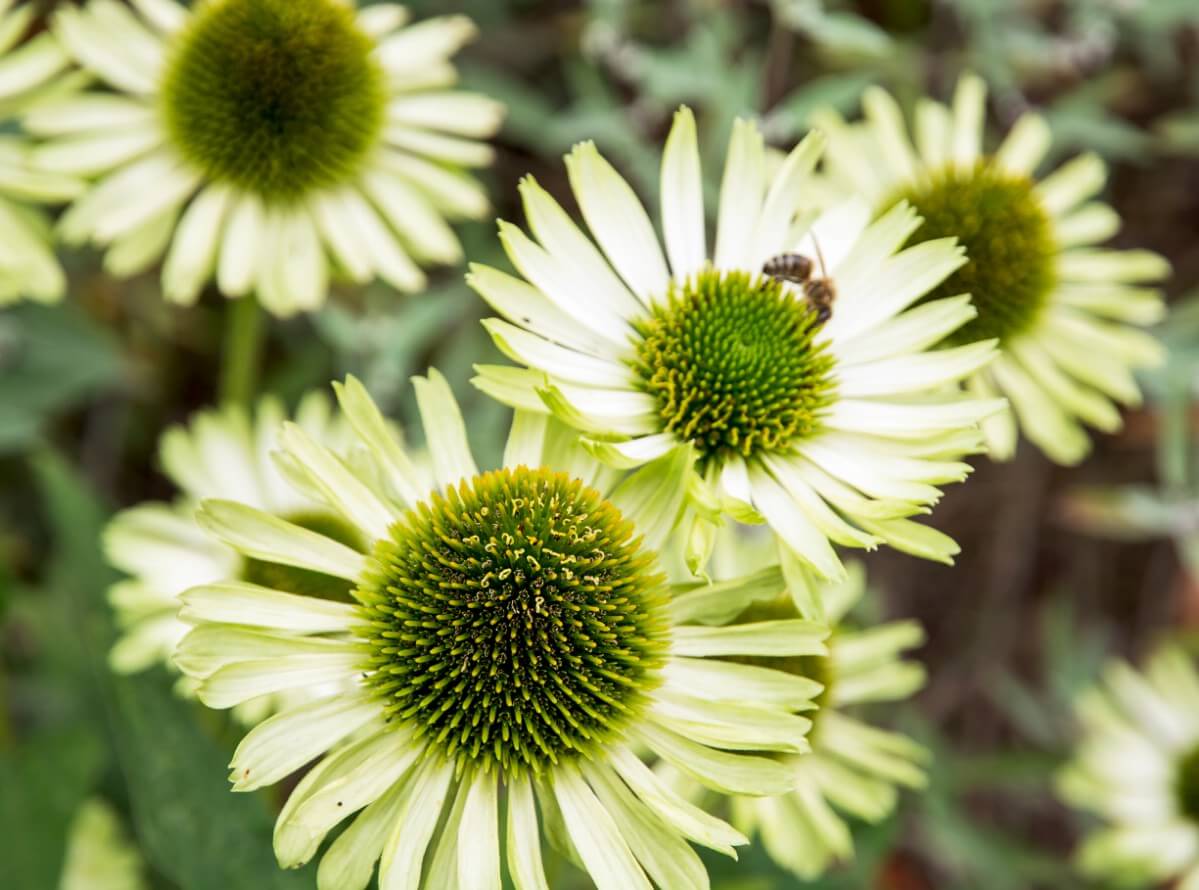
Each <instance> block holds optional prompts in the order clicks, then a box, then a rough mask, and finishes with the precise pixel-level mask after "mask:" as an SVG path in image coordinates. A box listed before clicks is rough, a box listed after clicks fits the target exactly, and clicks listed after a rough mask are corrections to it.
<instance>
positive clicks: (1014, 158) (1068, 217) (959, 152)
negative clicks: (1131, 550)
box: [814, 74, 1169, 464]
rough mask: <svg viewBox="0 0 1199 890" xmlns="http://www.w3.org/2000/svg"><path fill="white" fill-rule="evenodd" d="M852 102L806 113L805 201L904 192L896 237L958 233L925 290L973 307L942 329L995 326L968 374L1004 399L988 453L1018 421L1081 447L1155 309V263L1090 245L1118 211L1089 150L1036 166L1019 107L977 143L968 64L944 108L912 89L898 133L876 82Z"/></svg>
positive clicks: (1114, 397) (1032, 121) (1008, 444)
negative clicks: (990, 342) (939, 274)
mask: <svg viewBox="0 0 1199 890" xmlns="http://www.w3.org/2000/svg"><path fill="white" fill-rule="evenodd" d="M862 104H863V107H864V110H865V120H864V121H862V122H860V123H854V124H846V123H845V122H844V121H843V120H842V119H841V117H840V116H839V115H838V114H837V113H835V112H833V111H831V110H828V111H824V112H821V113H819V114H818V115H816V116H815V117H814V122H816V123H817V124H818V125H819V126H820V127H821V129H822V130H823V131H824V132H826V133H827V134H828V138H829V145H830V150H829V152H828V155H827V163H826V166H825V177H824V180H823V182H822V183H821V188H820V189H819V191H820V193H821V195H822V197H819V198H818V200H817V202H816V203H820V202H821V201H839V200H843V197H844V196H845V195H856V196H862V197H864V198H865V199H866V200H867V201H868V202H869V203H870V205H871V209H872V212H874V213H876V214H885V213H886V212H887V211H888V209H889V208H891V207H892V206H894V204H895V202H896V201H897V200H899V201H905V202H908V203H910V204H911V205H912V206H913V207H914V208H915V209H916V211H917V212H918V213H920V214H921V216H922V217H924V224H923V225H922V227H921V228H920V229H918V230H917V231H916V232H915V233H913V235H912V237H911V240H910V242H909V243H911V244H919V243H921V242H924V241H925V240H926V239H929V238H939V237H943V236H944V235H946V234H953V235H955V236H957V237H958V238H959V239H960V240H961V243H962V245H963V246H964V247H965V249H966V256H967V262H966V263H965V265H963V266H962V267H961V269H959V270H957V271H956V272H955V274H954V275H953V276H951V277H949V278H948V279H947V280H946V281H945V282H944V284H943V285H942V287H941V288H940V289H938V290H937V291H936V292H934V296H940V295H944V294H948V293H954V292H957V293H967V292H968V293H970V294H971V297H972V300H973V303H974V306H975V308H976V309H977V312H978V317H977V318H976V319H975V320H974V321H973V322H971V323H970V324H969V325H966V326H964V327H962V328H959V329H958V332H957V333H956V334H954V335H952V336H949V337H946V338H945V339H944V341H943V342H944V343H946V344H956V343H959V342H961V341H962V340H963V339H964V338H969V337H993V338H995V339H997V340H998V343H999V347H1000V351H1001V354H1000V356H999V357H998V358H997V359H996V360H995V361H994V362H993V363H991V364H990V365H988V366H986V367H985V368H980V369H979V370H978V371H977V373H975V374H972V375H971V376H970V377H969V379H968V381H967V383H968V387H969V389H970V390H971V391H972V392H975V393H976V394H978V395H980V396H984V397H993V396H1003V397H1006V398H1007V399H1008V400H1009V401H1010V403H1011V408H1012V410H1011V412H1002V413H999V414H996V415H994V416H993V417H990V418H988V419H987V420H986V421H985V423H984V424H983V430H984V433H985V434H986V438H987V446H988V450H989V451H990V454H991V456H992V457H994V458H995V459H999V460H1004V459H1007V458H1010V457H1011V456H1012V455H1013V454H1014V453H1015V450H1016V443H1017V439H1018V435H1019V433H1021V432H1023V434H1024V435H1025V436H1027V437H1028V439H1029V440H1030V441H1031V442H1032V443H1033V444H1034V445H1036V446H1037V447H1038V448H1040V449H1041V450H1042V451H1044V452H1045V453H1046V454H1047V455H1048V456H1049V457H1050V458H1052V459H1053V460H1055V461H1057V462H1058V463H1064V464H1072V463H1077V462H1078V461H1080V460H1082V459H1083V458H1084V457H1085V456H1086V455H1087V453H1088V452H1089V451H1090V447H1091V443H1090V438H1089V436H1088V434H1087V432H1086V429H1085V427H1087V426H1090V427H1094V428H1095V429H1098V430H1100V431H1103V432H1113V431H1115V430H1117V429H1119V428H1120V426H1121V423H1122V420H1121V417H1120V412H1119V410H1118V407H1117V406H1118V405H1137V404H1139V403H1140V401H1141V393H1140V390H1139V388H1138V386H1137V383H1136V380H1135V379H1134V372H1135V371H1136V370H1138V369H1140V368H1146V367H1151V366H1153V365H1155V364H1157V363H1159V362H1160V361H1161V358H1162V354H1163V351H1162V348H1161V346H1160V344H1159V343H1158V342H1157V341H1156V340H1155V339H1154V338H1153V337H1152V336H1150V335H1149V334H1148V333H1146V332H1144V331H1141V330H1138V329H1137V328H1138V327H1140V326H1144V325H1149V324H1152V323H1154V322H1156V321H1159V320H1160V319H1161V318H1162V317H1163V315H1164V314H1165V306H1164V303H1163V301H1162V296H1161V293H1160V292H1159V291H1158V290H1157V289H1156V288H1154V287H1152V286H1151V285H1153V284H1154V283H1156V282H1158V281H1160V280H1161V279H1163V278H1165V277H1166V276H1167V275H1168V274H1169V265H1168V264H1167V263H1166V261H1165V260H1164V259H1163V258H1162V257H1160V256H1158V255H1157V254H1154V253H1150V252H1149V251H1146V250H1110V249H1107V248H1104V247H1100V246H1099V245H1101V244H1102V243H1103V242H1104V241H1106V240H1107V239H1109V238H1110V237H1111V236H1112V235H1114V234H1115V233H1116V231H1117V230H1118V229H1119V226H1120V218H1119V216H1118V215H1117V214H1116V213H1115V211H1113V210H1112V208H1111V207H1109V206H1107V205H1106V204H1104V203H1102V202H1100V201H1097V200H1094V198H1095V196H1096V195H1097V193H1099V192H1100V191H1101V190H1102V188H1103V186H1104V182H1105V180H1106V170H1105V168H1104V165H1103V162H1102V161H1101V160H1100V159H1099V158H1098V157H1096V156H1095V155H1092V154H1084V155H1081V156H1079V157H1076V158H1074V159H1072V160H1070V161H1067V162H1066V163H1064V164H1062V165H1061V166H1060V167H1058V168H1057V169H1056V170H1054V171H1053V172H1051V173H1049V174H1048V175H1046V176H1044V177H1043V178H1040V179H1038V178H1037V176H1036V171H1037V168H1038V167H1039V166H1040V165H1041V162H1042V161H1043V160H1044V158H1045V156H1046V154H1047V153H1048V151H1049V148H1050V142H1051V136H1050V132H1049V126H1048V124H1047V123H1046V122H1045V120H1044V119H1043V118H1042V117H1041V116H1040V115H1039V114H1036V113H1031V112H1030V113H1027V114H1025V115H1024V116H1023V117H1021V118H1020V119H1019V120H1018V121H1017V122H1016V123H1015V124H1014V125H1013V126H1012V128H1011V130H1010V131H1009V132H1008V133H1007V135H1006V136H1005V137H1004V139H1003V141H1002V142H1001V143H1000V145H999V146H998V147H997V148H996V149H995V150H994V151H989V150H987V149H986V148H985V146H984V132H985V118H986V114H985V111H986V86H985V84H984V83H983V81H982V80H980V79H979V78H977V77H975V76H973V75H969V74H967V75H965V76H963V77H962V78H961V80H959V82H958V85H957V89H956V91H955V93H954V96H953V101H952V104H951V105H949V106H946V105H942V104H941V103H939V102H935V101H933V100H931V99H921V100H920V101H919V102H918V103H917V105H916V108H915V114H914V122H913V127H912V135H911V136H909V134H908V129H907V127H906V125H905V123H904V116H903V113H902V111H901V110H900V108H899V106H898V105H897V104H896V102H895V100H894V99H893V98H892V97H891V96H890V95H888V94H887V93H886V92H885V91H883V90H881V89H879V88H872V89H870V90H868V91H867V92H866V94H865V96H864V98H863V102H862Z"/></svg>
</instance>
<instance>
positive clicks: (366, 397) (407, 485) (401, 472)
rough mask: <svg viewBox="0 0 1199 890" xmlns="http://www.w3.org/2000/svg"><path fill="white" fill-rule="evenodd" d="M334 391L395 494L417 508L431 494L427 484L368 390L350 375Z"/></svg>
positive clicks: (347, 416)
mask: <svg viewBox="0 0 1199 890" xmlns="http://www.w3.org/2000/svg"><path fill="white" fill-rule="evenodd" d="M333 389H334V391H335V392H336V393H337V401H338V404H339V405H341V409H342V411H344V412H345V415H346V418H347V420H349V422H350V425H351V426H352V427H353V428H354V431H355V432H356V433H357V434H358V436H359V437H360V438H361V439H362V441H363V443H364V444H365V445H366V446H367V448H369V449H370V450H371V452H372V453H373V454H374V455H375V457H376V458H377V459H378V463H379V465H380V467H381V468H382V469H383V471H384V473H386V474H387V478H388V479H389V480H390V482H391V484H392V486H393V488H394V489H395V491H396V492H397V493H398V494H399V495H400V497H401V498H403V500H404V502H405V503H406V504H407V505H409V506H415V505H416V503H417V502H419V501H420V500H422V499H423V498H424V497H425V495H426V494H427V493H428V492H427V491H426V488H425V485H424V480H423V478H422V476H421V474H420V473H419V472H418V471H417V469H416V466H415V464H414V463H413V462H412V459H411V458H410V457H409V456H408V454H407V452H405V450H404V447H403V445H402V444H401V443H400V441H399V439H397V437H396V435H395V434H394V433H393V431H392V430H391V428H390V427H389V426H388V424H387V420H386V419H385V418H384V417H383V415H382V413H380V411H379V408H378V406H377V405H375V402H374V400H373V399H372V398H371V397H370V393H368V392H367V391H366V387H365V386H363V385H362V382H361V381H360V380H358V378H357V377H354V376H352V375H351V376H349V377H347V378H346V381H345V383H344V384H341V383H337V382H335V383H334V384H333Z"/></svg>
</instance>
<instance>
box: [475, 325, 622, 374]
mask: <svg viewBox="0 0 1199 890" xmlns="http://www.w3.org/2000/svg"><path fill="white" fill-rule="evenodd" d="M483 327H484V328H486V329H487V333H489V334H491V339H492V341H493V342H494V343H495V345H496V348H498V349H499V350H500V352H502V353H504V355H506V356H508V358H510V359H512V360H513V361H514V362H516V363H517V364H521V365H526V366H528V367H531V368H538V369H540V370H542V371H545V372H546V373H547V374H549V375H551V376H553V377H556V378H558V379H560V380H566V381H569V382H571V383H577V384H580V385H582V386H604V387H611V388H613V389H619V388H623V387H632V386H633V384H634V380H635V378H634V375H633V371H632V370H631V369H630V368H629V367H628V366H627V365H624V364H618V363H616V362H613V361H609V360H607V359H602V358H594V357H592V356H590V355H585V354H583V353H581V352H576V351H575V350H573V349H568V348H567V347H565V346H558V345H556V344H554V343H551V342H549V341H548V340H544V339H542V338H541V337H539V336H537V335H536V334H530V333H528V332H527V331H522V330H521V329H520V328H518V327H516V326H515V325H511V324H508V323H507V322H504V321H500V320H499V319H498V318H490V319H485V320H484V321H483Z"/></svg>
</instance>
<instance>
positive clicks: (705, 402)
mask: <svg viewBox="0 0 1199 890" xmlns="http://www.w3.org/2000/svg"><path fill="white" fill-rule="evenodd" d="M821 145H822V139H821V138H820V136H819V134H813V135H810V136H809V137H808V138H807V139H805V140H804V141H803V142H802V143H801V144H800V145H799V146H798V147H796V148H795V150H794V151H793V152H791V154H790V155H789V156H788V157H787V158H786V159H785V160H784V161H783V162H782V164H781V165H780V166H779V168H778V170H777V172H775V173H774V174H773V175H768V174H767V163H766V150H765V147H764V144H763V140H762V136H761V134H760V133H759V132H758V130H757V129H756V128H755V126H754V125H753V124H751V123H748V122H746V121H739V122H737V124H736V125H735V126H734V129H733V134H732V139H731V142H730V145H729V152H728V160H727V163H726V166H725V172H724V181H723V185H722V187H721V195H720V213H719V220H718V223H717V228H716V245H715V252H714V254H713V255H712V256H711V257H709V254H708V251H707V247H706V244H707V239H706V235H705V222H704V202H703V180H702V177H701V173H700V161H699V153H698V149H697V145H696V130H695V121H694V119H693V117H692V114H691V112H690V111H689V110H687V109H685V108H684V109H681V110H680V111H679V112H678V114H677V115H676V117H675V123H674V127H673V129H672V130H671V133H670V137H669V139H668V140H667V143H666V148H665V153H664V156H663V160H662V188H661V202H662V208H661V210H662V220H663V230H664V232H663V233H664V236H665V244H666V251H665V254H663V251H662V248H661V247H660V246H659V241H658V237H657V234H656V233H655V231H654V227H653V225H652V223H651V222H650V220H649V217H648V215H647V214H646V212H645V210H644V208H643V207H642V205H641V203H640V201H639V200H638V199H637V197H636V196H635V195H634V193H633V191H632V189H631V188H630V187H629V185H628V184H627V183H626V182H625V181H624V180H623V179H622V178H621V177H620V175H619V174H618V173H617V172H616V171H615V170H614V169H613V168H612V167H611V166H610V165H609V164H608V162H607V161H605V160H604V159H603V158H602V157H601V156H600V154H599V152H598V151H597V150H596V148H595V146H594V145H593V144H591V143H584V144H582V145H579V146H577V147H576V148H575V149H574V151H573V152H572V153H571V154H570V155H569V156H568V157H567V159H566V165H567V170H568V172H569V174H570V182H571V187H572V189H573V191H574V195H575V198H576V199H577V201H578V203H579V206H580V207H581V209H582V212H583V217H584V219H585V220H586V222H587V226H588V228H589V229H590V232H591V236H592V237H588V236H587V235H585V234H584V233H583V232H582V231H581V230H580V229H579V228H578V227H577V226H576V225H575V223H574V222H572V221H571V219H570V217H569V216H568V215H567V213H566V212H565V211H564V210H563V209H562V207H560V206H559V205H558V203H557V202H556V201H555V200H554V199H553V198H552V197H550V195H549V194H547V193H546V192H545V191H544V190H543V189H542V188H541V187H540V186H538V185H537V183H535V182H534V181H533V180H532V179H531V178H527V179H525V180H524V182H522V184H521V189H520V190H521V195H522V197H523V198H524V208H525V214H526V216H527V218H528V223H529V227H530V229H531V230H532V232H533V235H534V236H535V237H536V239H537V240H536V241H534V240H532V239H531V238H530V237H529V236H527V235H526V234H525V233H524V232H523V231H521V230H520V229H519V228H518V227H516V226H514V225H511V224H508V223H501V224H500V239H501V240H502V242H503V244H504V247H505V249H506V250H507V252H508V256H509V258H510V259H511V260H512V263H513V264H514V265H515V267H516V268H517V269H518V270H519V272H520V274H521V276H523V279H524V280H522V279H521V278H516V277H513V276H510V275H507V274H505V273H503V272H500V271H497V270H496V269H492V268H488V267H485V266H474V267H472V270H471V274H470V275H469V276H468V280H469V281H470V283H471V285H472V286H473V287H474V288H475V290H477V291H478V292H479V294H480V295H481V296H482V297H483V298H484V299H485V300H487V302H488V303H489V304H490V305H491V306H492V307H493V308H494V309H495V310H496V311H497V312H499V313H500V314H501V315H503V316H504V318H505V319H506V320H500V319H491V320H489V321H487V322H485V324H486V325H487V328H488V330H489V331H490V332H491V335H492V337H493V338H494V340H495V342H496V344H497V345H498V346H499V348H500V349H501V350H503V351H504V352H505V353H506V354H507V355H508V356H509V357H510V358H512V359H513V360H515V361H517V362H519V363H520V364H522V365H524V366H526V367H525V368H505V367H496V366H484V367H481V368H480V369H479V377H478V378H477V379H476V384H477V385H478V386H479V387H480V388H481V389H483V390H484V391H486V392H487V393H489V394H491V395H492V396H493V397H495V398H497V399H499V400H500V401H502V402H506V403H508V404H511V405H515V406H519V407H522V408H525V409H526V410H541V411H545V410H547V409H548V410H550V411H552V412H553V413H554V414H555V415H556V416H558V417H559V418H561V419H562V420H564V421H566V422H567V423H569V424H571V425H572V426H574V427H576V428H577V429H579V430H580V431H581V432H582V433H583V434H584V435H585V436H586V437H587V438H588V439H589V440H590V446H591V447H592V448H593V450H594V451H595V453H596V454H597V455H598V456H599V457H600V458H601V459H603V460H605V461H607V462H610V463H612V464H613V465H617V466H626V467H627V466H636V465H638V464H641V463H644V462H645V461H648V460H653V459H655V458H657V457H659V456H661V455H663V454H666V453H668V452H669V451H671V450H672V449H675V448H679V447H684V446H687V445H689V446H690V447H691V448H693V450H694V453H695V456H696V460H695V463H694V469H693V474H692V478H691V480H690V482H689V489H690V492H691V494H692V508H693V510H694V511H695V515H696V517H698V518H697V520H696V524H695V526H694V527H693V529H692V533H691V535H690V538H691V539H692V541H693V545H692V547H691V552H690V553H689V556H688V561H689V563H690V564H691V566H692V567H693V569H695V570H698V568H699V567H700V566H702V564H703V562H704V560H705V558H706V551H707V550H708V549H709V546H710V541H711V539H712V532H713V530H714V528H715V523H716V522H718V521H719V520H720V518H721V516H727V515H731V516H733V517H735V518H737V519H740V520H743V521H748V522H761V521H763V520H765V521H766V522H767V523H769V524H770V526H771V528H773V529H774V530H775V531H776V532H777V533H778V534H779V535H780V536H781V537H782V538H783V539H784V540H785V541H786V543H787V545H788V546H789V547H790V548H791V550H792V551H793V552H794V553H795V554H797V555H798V557H799V558H800V559H802V560H803V561H804V562H805V563H807V564H808V565H810V566H812V567H814V568H815V570H816V571H817V572H819V573H820V574H822V575H824V576H826V577H830V578H837V577H841V576H842V574H843V568H842V566H841V563H840V561H839V559H838V557H837V555H836V554H835V553H834V551H833V548H832V546H831V543H830V542H834V543H838V544H842V545H844V546H848V547H866V548H873V547H875V546H877V545H878V544H880V543H883V542H886V543H888V544H891V545H892V546H894V547H898V548H900V549H903V550H905V551H907V552H910V553H915V554H917V555H919V556H923V557H927V558H930V559H938V560H943V561H950V559H951V557H952V555H953V554H954V553H956V552H957V550H956V545H954V543H953V542H952V541H951V540H949V539H948V538H946V537H945V536H944V535H941V534H940V533H938V532H935V531H934V530H932V529H929V528H927V527H925V526H922V525H919V524H917V523H915V522H913V521H911V520H910V519H908V518H907V517H909V516H912V515H913V514H916V513H922V512H928V506H929V505H931V504H933V503H935V502H936V501H937V500H938V498H939V497H940V494H941V492H940V490H939V489H938V486H939V485H942V484H944V483H947V482H952V481H958V480H961V479H963V478H964V477H965V476H966V474H967V473H968V472H969V469H970V468H969V467H968V466H967V465H966V464H964V463H962V462H961V461H960V458H961V456H962V455H963V454H966V453H969V452H971V451H974V450H977V449H978V448H979V447H980V443H981V435H980V433H979V432H978V430H977V429H976V425H977V424H978V422H979V421H980V420H981V419H982V418H983V417H985V416H987V415H988V414H990V413H992V412H995V411H997V410H999V409H1000V407H1001V403H998V402H996V401H994V400H979V399H975V398H973V397H966V396H964V395H963V394H962V393H961V392H960V389H959V387H958V386H957V383H958V381H960V380H961V379H962V378H963V377H965V376H967V375H969V374H972V373H974V372H975V371H977V370H978V369H979V368H980V367H982V366H983V365H985V364H986V363H987V362H988V361H989V360H990V358H991V357H992V354H993V342H990V341H984V342H978V343H971V344H965V345H961V346H958V347H956V348H954V349H945V350H937V351H931V350H930V349H929V347H930V346H931V345H932V344H933V343H935V342H937V341H938V340H940V339H941V338H943V337H944V336H946V335H947V334H949V333H951V332H952V331H955V330H957V329H958V328H959V327H961V326H962V325H963V324H965V323H966V322H967V321H969V320H970V319H971V318H973V317H974V310H973V308H971V306H970V302H969V298H968V297H966V296H959V297H951V298H948V299H945V300H937V301H935V302H930V303H925V304H922V305H920V306H917V307H916V308H911V307H913V305H914V304H915V303H917V301H919V300H920V299H921V298H922V297H924V296H925V295H926V294H927V293H928V292H929V290H930V289H932V288H934V287H936V286H937V285H938V284H940V283H941V282H942V281H943V280H944V279H945V278H946V277H948V276H949V275H950V274H951V273H952V272H953V271H954V270H955V269H957V268H958V267H959V266H961V264H962V263H963V262H964V259H963V256H962V250H961V248H959V247H958V246H957V245H956V242H955V241H954V240H953V239H952V238H943V239H938V240H936V241H931V242H928V243H925V244H921V245H919V246H918V247H914V248H909V249H907V250H902V251H900V250H899V248H900V247H901V245H903V243H904V242H905V241H906V240H907V239H908V238H909V236H911V234H912V233H913V232H914V231H915V230H916V228H917V227H918V226H919V225H920V220H919V218H918V217H917V216H916V215H915V213H913V212H912V211H911V209H910V208H908V207H907V206H906V205H904V206H899V207H896V208H895V209H894V210H892V211H891V212H890V213H888V214H886V215H885V216H883V217H882V218H881V219H878V220H875V221H874V222H870V220H869V211H868V209H867V208H866V206H865V205H864V204H862V203H861V202H855V201H849V202H846V203H844V204H842V205H840V206H839V207H838V208H836V209H835V210H834V211H832V212H830V213H828V214H826V215H824V216H822V217H821V218H820V219H819V220H818V221H816V222H815V224H812V218H811V217H810V216H805V215H802V214H800V213H799V211H798V208H799V206H800V204H801V201H802V199H803V198H804V195H805V192H806V185H807V183H808V181H809V177H810V174H811V171H812V168H813V166H814V165H815V163H816V161H817V160H818V158H819V156H820V152H821ZM592 239H594V242H593V240H592ZM597 244H598V246H597ZM788 253H797V254H799V255H801V256H802V257H804V258H806V259H807V260H808V261H810V264H811V267H812V269H811V274H812V276H814V277H817V278H818V277H821V275H822V273H825V274H827V275H828V277H829V279H830V280H831V284H832V287H833V289H834V290H835V299H834V300H833V301H832V304H831V313H832V314H831V317H829V318H828V319H827V321H826V320H824V318H823V315H822V313H821V312H820V311H818V310H817V309H816V308H814V307H813V305H812V304H811V301H810V300H809V298H808V297H807V296H806V295H805V293H804V291H803V290H802V288H801V287H800V286H798V285H797V284H794V283H792V282H789V281H783V280H780V279H779V278H777V277H772V276H771V275H767V274H764V272H763V267H764V265H765V264H767V263H768V261H770V260H772V259H773V258H776V257H779V256H780V255H783V254H788Z"/></svg>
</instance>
